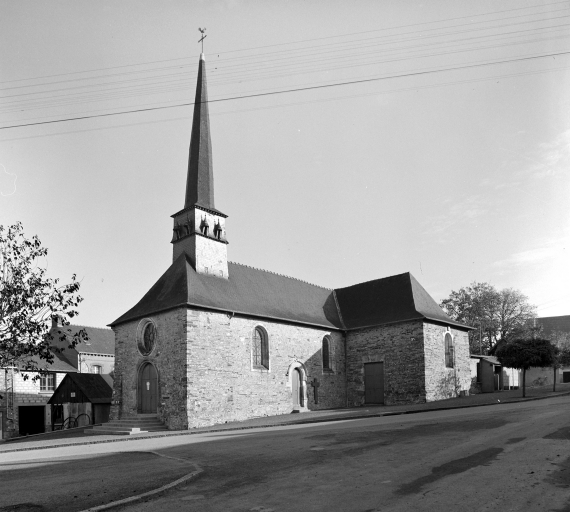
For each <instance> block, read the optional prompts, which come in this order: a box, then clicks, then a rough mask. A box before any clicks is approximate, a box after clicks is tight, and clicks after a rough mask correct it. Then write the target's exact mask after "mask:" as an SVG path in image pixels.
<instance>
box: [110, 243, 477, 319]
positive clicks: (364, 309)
mask: <svg viewBox="0 0 570 512" xmlns="http://www.w3.org/2000/svg"><path fill="white" fill-rule="evenodd" d="M228 266H229V279H221V278H218V277H214V276H208V275H204V274H198V273H197V272H196V271H195V270H194V268H193V267H192V265H191V263H190V260H189V258H188V257H187V256H186V255H184V254H182V255H180V257H178V258H177V259H176V261H175V262H174V263H173V264H172V265H171V266H170V268H169V269H168V270H167V271H166V272H165V273H164V274H163V275H162V277H161V278H160V279H159V280H158V281H157V282H156V284H155V285H154V286H153V287H152V288H151V289H150V290H149V291H148V292H147V293H146V295H145V296H144V297H143V298H142V299H141V300H140V301H139V303H138V304H137V305H136V306H134V307H133V308H132V309H130V310H129V311H127V312H126V313H125V314H124V315H122V316H121V317H119V318H118V319H117V320H115V321H114V322H113V323H112V324H110V325H111V326H114V325H118V324H121V323H123V322H126V321H129V320H135V319H139V318H142V317H144V316H147V315H151V314H153V313H157V312H160V311H167V310H169V309H174V308H177V307H182V306H190V307H199V308H205V309H210V310H218V311H224V312H228V313H235V314H241V315H247V316H254V317H259V318H270V319H274V320H282V321H286V322H294V323H298V324H306V325H312V326H316V327H324V328H327V329H336V330H350V329H358V328H362V327H369V326H373V325H383V324H388V323H396V322H404V321H408V320H420V319H427V320H433V321H436V322H441V323H444V324H446V325H454V326H457V327H460V328H463V329H468V327H466V326H465V325H463V324H460V323H458V322H454V321H453V320H451V319H450V318H449V317H448V316H447V315H446V314H445V313H444V312H443V310H442V309H441V308H440V307H439V306H438V305H437V303H436V302H435V301H434V300H433V299H432V298H431V297H430V295H429V294H428V293H427V292H426V291H425V290H424V289H423V288H422V286H421V285H420V284H419V283H418V282H417V281H416V280H415V278H414V277H413V276H412V275H411V274H409V273H406V274H400V275H397V276H392V277H387V278H384V279H377V280H375V281H369V282H367V283H361V284H357V285H354V286H350V287H348V288H341V289H338V290H334V291H333V290H329V289H327V288H322V287H320V286H315V285H312V284H309V283H306V282H304V281H300V280H298V279H293V278H291V277H286V276H282V275H279V274H274V273H272V272H267V271H265V270H259V269H256V268H252V267H248V266H245V265H240V264H237V263H228ZM335 295H336V298H335ZM337 302H338V306H337ZM339 309H340V312H341V314H340V315H339Z"/></svg>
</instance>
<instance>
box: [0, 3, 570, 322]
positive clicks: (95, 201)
mask: <svg viewBox="0 0 570 512" xmlns="http://www.w3.org/2000/svg"><path fill="white" fill-rule="evenodd" d="M569 25H570V3H569V2H568V1H565V2H561V1H551V2H538V1H535V0H534V1H533V0H531V1H529V2H520V1H502V2H494V1H493V2H491V1H487V2H486V1H479V2H471V1H457V0H450V1H437V0H435V1H430V2H419V1H417V2H416V1H408V2H400V1H390V2H388V1H369V2H368V1H360V2H358V1H357V2H346V1H330V0H327V1H304V2H300V1H282V2H281V1H271V2H254V1H251V2H247V1H243V2H242V1H227V2H221V1H220V2H216V1H208V2H197V1H182V0H179V1H161V2H156V1H141V0H137V1H135V0H121V1H120V2H116V1H106V2H104V1H96V2H94V1H92V0H89V1H81V0H73V1H71V0H70V1H52V2H42V1H26V0H18V1H17V2H15V1H9V0H0V48H2V50H1V52H0V82H1V83H0V113H1V114H0V194H1V196H0V222H1V223H2V224H11V223H14V222H16V221H22V222H23V225H24V230H25V232H26V234H27V235H28V236H31V235H34V234H36V235H38V236H39V238H40V239H41V241H42V242H43V244H44V245H45V246H46V247H48V249H49V255H48V260H47V262H46V264H47V265H48V267H49V274H50V275H51V276H53V277H60V278H61V280H62V281H63V282H66V281H69V279H70V276H71V275H72V274H73V273H76V274H77V275H78V277H79V279H80V280H81V282H82V285H81V295H82V296H83V297H84V298H85V300H84V302H83V303H82V305H81V307H80V316H79V317H78V318H77V319H75V320H74V323H80V324H84V325H93V326H104V325H106V324H108V323H110V322H111V321H113V320H115V319H116V318H117V317H119V316H120V315H121V314H123V313H124V312H125V311H126V310H128V309H129V308H131V307H132V306H134V305H135V303H136V302H137V301H138V300H140V299H141V298H142V296H143V294H144V293H145V292H146V291H147V290H148V289H149V288H150V287H151V286H152V284H154V282H155V281H156V280H157V279H158V278H159V277H160V276H161V275H162V274H163V273H164V272H165V271H166V269H167V268H168V266H169V265H170V263H171V261H172V246H171V244H170V240H171V238H172V219H171V218H170V215H171V214H173V213H175V212H177V211H178V210H180V209H181V208H183V206H184V195H185V183H186V170H187V161H188V146H189V141H190V132H191V120H192V106H189V105H186V106H184V105H183V104H185V103H186V104H187V103H191V102H192V101H193V99H194V93H195V83H196V73H197V67H198V58H199V53H200V45H199V44H198V43H197V41H198V39H199V37H200V33H199V32H198V27H202V28H204V27H206V34H207V38H206V40H205V48H204V51H205V54H206V64H207V76H208V89H209V90H208V92H209V98H210V100H211V101H212V103H211V104H210V121H211V133H212V145H213V158H214V176H215V202H216V207H217V208H218V209H219V210H221V211H222V212H224V213H225V214H227V215H228V216H229V218H228V222H227V234H228V240H229V242H230V244H229V246H228V253H229V259H230V260H231V261H235V262H238V263H243V264H247V265H250V266H253V267H258V268H262V269H266V270H270V271H273V272H277V273H281V274H285V275H288V276H292V277H296V278H299V279H302V280H305V281H309V282H311V283H314V284H318V285H321V286H326V287H330V288H333V287H335V288H336V287H343V286H348V285H351V284H356V283H359V282H363V281H369V280H372V279H377V278H382V277H386V276H390V275H394V274H399V273H402V272H411V273H412V274H413V275H414V276H415V277H416V278H417V279H418V281H419V282H420V283H421V284H422V285H423V286H424V288H426V289H427V291H428V292H429V293H430V294H431V295H432V296H433V297H434V298H435V299H436V300H437V301H440V300H441V299H443V298H445V297H446V296H447V295H448V294H449V293H450V292H451V290H457V289H459V288H461V287H463V286H467V285H469V284H470V283H471V282H473V281H477V282H489V283H491V284H493V285H495V286H496V287H498V288H505V287H512V288H516V289H519V290H521V291H523V292H524V293H525V294H526V295H527V296H528V297H529V299H530V301H531V302H532V303H534V304H536V305H537V306H538V313H539V315H540V316H554V315H568V314H570V290H569V285H570V270H569V269H570V266H569V264H568V263H569V257H568V244H569V241H570V208H569V206H570V165H569V164H570V102H569V97H568V91H570V71H569V68H570V39H569V36H570V30H569ZM363 80H364V81H363ZM359 81H360V82H359ZM346 82H356V83H349V84H346ZM335 84H345V85H335ZM329 85H330V87H320V88H315V86H329ZM307 88H309V89H307ZM292 89H304V90H300V91H299V90H297V91H291V90H292ZM285 91H289V92H285ZM270 92H271V93H273V92H279V94H270V95H260V94H263V93H270ZM240 96H250V97H249V98H246V99H229V98H235V97H240ZM220 99H223V100H225V101H213V100H220ZM178 105H182V106H178ZM154 107H170V108H161V109H156V110H147V111H143V112H136V113H126V114H122V115H113V116H105V117H90V116H97V115H99V114H106V113H113V114H114V113H117V112H126V111H129V110H140V109H148V108H154ZM84 116H89V117H88V118H86V119H81V120H73V121H65V122H56V123H50V124H35V123H44V122H46V121H53V120H63V119H68V118H73V117H84ZM30 123H32V124H31V125H30V126H20V127H11V128H6V127H10V126H13V125H22V124H30Z"/></svg>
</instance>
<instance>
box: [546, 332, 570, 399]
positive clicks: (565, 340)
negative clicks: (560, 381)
mask: <svg viewBox="0 0 570 512" xmlns="http://www.w3.org/2000/svg"><path fill="white" fill-rule="evenodd" d="M548 338H549V340H550V342H551V343H552V344H553V345H555V346H556V347H558V350H559V353H558V356H557V357H556V361H554V364H553V365H552V367H553V369H554V381H553V384H552V391H556V371H557V370H558V368H562V367H563V366H570V333H568V332H562V331H554V332H552V333H551V334H549V335H548Z"/></svg>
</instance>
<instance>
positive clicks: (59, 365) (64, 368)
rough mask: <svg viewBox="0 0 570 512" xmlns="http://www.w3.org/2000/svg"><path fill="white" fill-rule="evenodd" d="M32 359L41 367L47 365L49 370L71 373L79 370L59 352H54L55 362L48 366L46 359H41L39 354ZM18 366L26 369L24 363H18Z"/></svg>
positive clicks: (46, 367)
mask: <svg viewBox="0 0 570 512" xmlns="http://www.w3.org/2000/svg"><path fill="white" fill-rule="evenodd" d="M30 359H32V360H33V361H34V362H35V364H36V365H37V366H38V367H39V368H43V367H45V369H46V371H48V372H55V373H68V372H71V373H73V372H76V371H77V369H76V368H75V366H73V365H71V364H69V362H68V361H67V359H66V358H65V357H64V356H63V354H58V353H57V352H54V353H53V363H52V364H50V365H47V366H46V361H45V359H40V358H39V357H37V356H34V357H31V358H30ZM16 366H17V367H18V368H19V369H20V370H22V371H26V370H25V369H24V365H19V364H16Z"/></svg>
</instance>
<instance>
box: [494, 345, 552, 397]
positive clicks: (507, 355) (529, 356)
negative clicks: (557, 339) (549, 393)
mask: <svg viewBox="0 0 570 512" xmlns="http://www.w3.org/2000/svg"><path fill="white" fill-rule="evenodd" d="M495 355H496V356H497V359H498V360H499V362H500V363H501V364H502V365H503V366H506V367H508V368H517V369H519V370H522V372H523V382H522V389H523V395H522V396H523V397H524V396H526V393H525V385H526V371H527V370H528V369H529V368H533V367H541V368H544V367H547V366H552V365H553V364H554V363H555V361H556V358H557V356H558V347H556V346H554V345H553V344H552V343H550V341H549V340H546V339H544V338H536V339H535V338H527V339H516V340H512V341H510V342H509V343H504V344H502V345H501V346H500V347H499V348H498V349H497V351H496V353H495Z"/></svg>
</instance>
